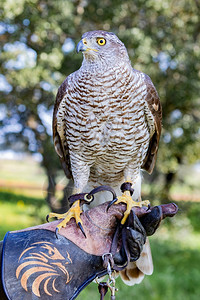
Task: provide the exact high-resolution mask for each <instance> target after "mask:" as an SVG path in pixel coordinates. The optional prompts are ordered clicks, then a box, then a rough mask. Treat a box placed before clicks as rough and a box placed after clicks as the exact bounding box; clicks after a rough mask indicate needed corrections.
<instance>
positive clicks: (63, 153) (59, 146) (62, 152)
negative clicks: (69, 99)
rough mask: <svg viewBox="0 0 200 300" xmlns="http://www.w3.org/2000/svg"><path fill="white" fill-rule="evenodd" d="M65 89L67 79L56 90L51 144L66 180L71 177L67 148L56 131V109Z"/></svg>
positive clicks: (64, 93) (65, 91)
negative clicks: (52, 143)
mask: <svg viewBox="0 0 200 300" xmlns="http://www.w3.org/2000/svg"><path fill="white" fill-rule="evenodd" d="M67 89H68V77H67V78H66V79H65V81H64V82H63V83H62V84H61V86H60V87H59V89H58V92H57V95H56V101H55V105H54V112H53V142H54V147H55V150H56V152H57V154H58V156H59V158H60V161H61V164H62V167H63V169H64V172H65V174H66V176H67V178H71V177H72V175H71V167H70V157H69V151H68V146H67V143H65V144H63V143H62V142H61V139H60V136H59V133H58V131H57V112H58V108H59V105H60V103H61V101H62V99H63V97H64V96H65V95H66V93H67Z"/></svg>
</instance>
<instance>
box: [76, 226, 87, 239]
mask: <svg viewBox="0 0 200 300" xmlns="http://www.w3.org/2000/svg"><path fill="white" fill-rule="evenodd" d="M78 226H79V228H80V230H81V231H82V233H83V235H84V237H85V238H87V236H86V234H85V231H84V229H83V226H82V224H81V222H78Z"/></svg>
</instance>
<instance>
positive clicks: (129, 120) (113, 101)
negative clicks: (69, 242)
mask: <svg viewBox="0 0 200 300" xmlns="http://www.w3.org/2000/svg"><path fill="white" fill-rule="evenodd" d="M79 51H81V52H82V53H83V62H82V65H81V67H80V69H79V70H77V71H76V72H74V73H72V74H70V75H69V76H68V77H67V78H66V79H65V81H64V82H63V83H62V85H61V86H60V88H59V90H58V93H57V97H56V103H55V108H54V114H53V139H54V145H55V149H56V152H57V154H58V155H59V157H60V160H61V162H62V166H63V169H64V171H65V174H66V176H67V177H68V178H72V179H73V183H74V188H73V193H74V194H77V193H81V192H83V191H88V188H94V187H97V186H99V185H109V186H111V187H112V188H113V189H115V190H116V192H117V193H118V194H119V187H120V186H121V184H123V183H124V182H129V183H130V184H131V185H132V187H133V189H134V192H133V195H132V196H131V194H132V193H131V191H129V190H128V191H127V190H125V191H124V193H123V194H122V196H120V197H118V202H125V203H126V204H127V211H126V212H125V215H124V218H123V220H122V223H124V222H125V220H126V218H127V216H128V214H129V212H130V209H131V208H132V207H133V206H134V205H136V206H141V205H147V204H148V202H145V201H141V170H142V169H144V170H146V171H147V172H148V173H152V171H153V168H154V165H155V161H156V156H157V150H158V144H159V139H160V134H161V121H162V109H161V104H160V100H159V96H158V93H157V91H156V89H155V87H154V85H153V83H152V81H151V79H150V77H149V76H147V75H146V74H144V73H142V72H140V71H138V70H135V69H134V68H133V67H132V66H131V62H130V59H129V56H128V53H127V50H126V47H125V45H124V44H123V43H122V42H121V41H120V40H119V38H118V37H117V36H116V35H115V34H114V33H111V32H106V31H102V30H98V31H90V32H87V33H85V34H83V36H82V39H81V40H80V42H79V43H78V45H77V52H79ZM102 201H105V198H103V199H100V200H99V202H102ZM98 204H99V203H98ZM81 212H82V209H81V207H80V201H76V202H75V203H74V204H73V206H72V207H71V208H70V210H69V211H68V212H67V213H66V214H63V215H58V214H53V213H50V215H49V216H50V217H52V216H55V217H57V218H63V217H64V218H65V219H64V220H63V221H62V222H61V223H60V224H59V226H58V229H60V228H61V227H65V226H66V223H67V222H68V221H69V220H70V218H75V219H76V222H77V224H79V225H80V228H81V218H80V214H81ZM144 264H145V265H148V264H149V265H151V264H152V261H151V252H150V247H149V244H148V242H147V244H146V245H145V247H144V249H143V259H142V258H141V259H140V260H139V261H138V265H140V267H138V268H137V266H136V264H135V263H132V266H129V267H130V268H129V269H127V272H126V274H125V273H124V274H122V275H123V276H122V277H123V279H124V281H125V282H127V283H128V284H130V285H131V284H134V283H139V282H140V281H141V280H142V278H143V277H142V276H144V275H143V273H145V271H146V272H149V273H151V272H152V266H147V269H148V270H146V269H145V270H144V268H143V267H142V266H141V265H144ZM133 270H134V271H133ZM131 276H132V277H131Z"/></svg>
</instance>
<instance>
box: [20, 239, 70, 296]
mask: <svg viewBox="0 0 200 300" xmlns="http://www.w3.org/2000/svg"><path fill="white" fill-rule="evenodd" d="M18 263H19V266H18V267H17V269H16V277H17V279H18V280H20V283H21V286H22V287H23V289H24V290H25V291H27V292H28V291H29V289H31V290H32V293H33V294H34V295H36V296H37V297H40V296H41V293H45V294H47V295H49V296H52V295H53V293H55V292H56V293H59V292H60V291H59V287H58V285H59V281H60V280H59V279H60V278H64V279H65V284H68V283H69V282H70V281H71V279H72V277H70V275H69V272H68V270H67V268H66V266H67V265H68V264H71V263H72V260H71V258H70V255H69V253H68V252H67V251H66V257H64V256H63V255H62V254H61V253H60V252H59V251H58V249H57V248H56V247H55V246H54V245H53V244H52V243H50V242H45V241H44V242H42V241H41V242H37V243H32V244H31V245H30V247H28V248H27V249H25V250H24V251H23V252H22V253H21V254H20V256H19V259H18Z"/></svg>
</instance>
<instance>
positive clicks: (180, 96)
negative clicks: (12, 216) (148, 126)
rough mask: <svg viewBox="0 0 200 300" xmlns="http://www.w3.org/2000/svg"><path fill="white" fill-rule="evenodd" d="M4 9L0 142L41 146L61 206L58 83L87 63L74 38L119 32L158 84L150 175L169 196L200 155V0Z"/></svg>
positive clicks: (36, 2)
mask: <svg viewBox="0 0 200 300" xmlns="http://www.w3.org/2000/svg"><path fill="white" fill-rule="evenodd" d="M0 13H1V16H2V18H1V20H2V21H1V22H0V51H1V56H0V62H1V66H0V73H1V74H2V75H0V80H1V84H0V93H1V104H0V105H1V106H0V109H1V110H0V126H1V136H0V142H1V144H2V146H3V147H8V146H9V147H11V148H12V149H14V150H16V151H19V150H20V151H21V150H23V151H29V152H31V153H38V152H39V153H40V154H41V156H42V165H43V167H44V168H45V170H46V173H47V177H48V181H49V185H48V191H49V194H48V197H47V200H48V203H49V205H50V206H51V209H53V210H59V205H58V203H57V201H56V198H55V184H56V177H57V175H58V173H59V170H60V165H59V161H58V158H57V156H56V154H55V151H54V147H53V145H52V141H51V128H50V127H51V126H50V118H49V115H50V114H51V115H52V109H53V104H54V99H55V95H56V91H57V88H58V87H59V85H60V84H61V82H62V81H63V80H64V78H65V77H66V76H67V75H68V74H70V73H71V72H73V71H75V70H76V69H78V68H79V66H80V64H81V59H82V57H81V56H80V55H76V54H75V51H74V48H75V43H76V42H77V41H78V40H80V37H81V35H82V33H84V32H86V31H88V30H94V29H103V30H107V31H113V32H115V33H116V34H117V35H118V36H119V38H120V39H121V40H122V41H123V42H124V43H125V45H126V47H127V48H128V51H129V55H130V58H131V60H132V64H133V66H134V67H135V68H136V69H138V70H141V71H143V72H145V73H147V74H148V75H149V76H150V77H151V78H152V80H153V82H154V84H155V86H156V88H157V90H158V92H159V95H160V98H161V101H162V105H163V134H162V139H161V143H160V151H159V157H158V162H157V165H156V170H155V171H154V173H153V176H151V180H155V179H156V180H158V179H160V181H159V183H160V184H159V187H160V189H158V186H157V193H159V196H158V197H159V198H160V197H161V198H164V197H168V192H169V188H170V186H171V184H172V183H173V181H174V179H175V178H176V173H177V170H178V168H179V165H180V164H183V163H194V162H195V161H197V159H199V158H200V157H199V148H200V145H199V140H200V139H199V138H200V131H199V125H200V111H199V110H198V108H199V104H200V96H199V95H200V83H199V82H200V81H199V77H200V71H199V70H200V46H199V45H200V41H199V39H200V1H199V0H179V1H177V0H172V1H171V0H145V1H144V0H136V1H131V0H124V1H119V0H116V1H110V0H105V1H100V2H98V1H96V0H73V1H72V0H71V1H70V0H58V1H53V0H46V1H45V0H18V1H14V0H13V1H12V0H9V1H6V0H2V1H1V3H0ZM161 192H162V195H161ZM63 205H66V202H65V198H63V202H62V205H61V206H63Z"/></svg>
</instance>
